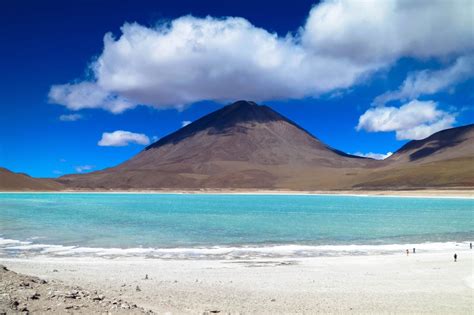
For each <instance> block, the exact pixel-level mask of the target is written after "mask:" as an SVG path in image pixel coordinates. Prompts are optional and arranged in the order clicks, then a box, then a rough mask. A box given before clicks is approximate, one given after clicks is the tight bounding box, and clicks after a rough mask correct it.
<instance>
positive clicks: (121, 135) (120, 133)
mask: <svg viewBox="0 0 474 315" xmlns="http://www.w3.org/2000/svg"><path fill="white" fill-rule="evenodd" d="M130 143H137V144H141V145H148V144H150V139H149V138H148V137H147V136H146V135H144V134H142V133H133V132H130V131H124V130H117V131H114V132H104V133H103V134H102V139H100V141H99V142H98V143H97V144H98V145H99V146H102V147H124V146H127V145H129V144H130Z"/></svg>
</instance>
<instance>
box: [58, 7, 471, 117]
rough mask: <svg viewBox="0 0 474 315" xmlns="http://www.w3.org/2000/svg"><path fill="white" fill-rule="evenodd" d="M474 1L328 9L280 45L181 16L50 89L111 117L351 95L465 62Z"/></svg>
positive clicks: (107, 48)
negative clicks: (415, 66)
mask: <svg viewBox="0 0 474 315" xmlns="http://www.w3.org/2000/svg"><path fill="white" fill-rule="evenodd" d="M470 7H471V8H472V2H470V1H469V0H465V1H463V0H459V1H442V0H434V1H395V0H387V1H375V0H373V1H356V0H337V1H336V0H328V1H325V2H323V3H321V4H319V5H316V6H315V7H313V9H312V10H311V11H310V13H309V17H308V19H307V21H306V23H305V25H303V26H302V27H301V28H300V30H299V31H298V32H296V33H293V34H291V33H290V34H287V35H286V36H284V37H282V36H278V35H277V34H274V33H271V32H269V31H267V30H265V29H262V28H258V27H255V26H254V25H252V24H251V23H249V22H248V21H247V20H245V19H243V18H238V17H227V18H221V19H218V18H212V17H206V18H196V17H193V16H184V17H181V18H178V19H175V20H173V21H171V22H169V23H165V24H160V25H157V26H155V27H152V28H150V27H145V26H141V25H139V24H136V23H132V24H128V23H127V24H124V25H123V26H122V28H121V35H120V36H119V37H118V38H114V37H113V35H111V34H106V35H105V37H104V48H103V51H102V53H101V55H100V56H99V57H98V58H97V59H96V61H94V62H93V63H92V64H91V65H90V69H91V70H92V71H91V72H92V74H93V78H92V79H91V80H90V81H83V82H78V83H70V84H61V85H55V86H53V87H51V90H50V93H49V99H50V102H52V103H57V104H62V105H64V106H66V107H68V108H69V109H72V110H79V109H82V108H102V109H105V110H108V111H111V112H113V113H120V112H123V111H124V110H126V109H130V108H133V107H135V106H137V105H138V104H140V105H148V106H153V107H155V108H166V107H178V108H179V107H182V106H183V105H185V104H190V103H193V102H197V101H201V100H213V101H228V100H235V99H251V100H255V101H263V100H274V99H290V98H302V97H307V96H310V97H313V96H318V95H321V94H324V93H329V92H336V91H338V90H340V89H346V88H349V87H351V86H353V85H355V84H357V83H359V82H360V81H361V80H362V79H364V78H366V77H367V76H369V75H370V74H372V73H373V72H375V71H377V70H380V69H382V68H384V67H387V66H389V65H390V64H391V63H392V62H394V61H395V60H397V59H398V58H400V57H403V56H408V57H414V58H429V57H435V58H438V57H443V58H448V57H450V56H452V55H456V56H457V55H462V54H464V53H465V52H466V51H470V50H472V49H473V47H474V40H473V36H472V14H471V11H472V10H470Z"/></svg>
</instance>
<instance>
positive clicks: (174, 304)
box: [0, 248, 474, 314]
mask: <svg viewBox="0 0 474 315" xmlns="http://www.w3.org/2000/svg"><path fill="white" fill-rule="evenodd" d="M454 252H456V253H457V254H458V261H457V262H454V261H453V254H454ZM0 264H3V265H5V266H7V267H8V268H9V269H11V270H13V271H15V272H19V273H23V274H27V275H32V276H37V277H40V278H41V279H45V280H47V281H48V282H49V281H55V282H57V283H61V284H64V285H76V286H80V287H82V288H87V289H88V290H97V292H99V293H102V294H104V295H105V296H110V297H113V298H115V299H122V300H125V301H128V302H129V303H133V304H136V305H137V306H138V307H143V308H144V309H149V310H152V311H154V312H156V313H173V314H181V313H192V314H202V313H206V312H207V313H221V314H227V313H232V314H235V313H246V314H249V313H254V314H255V313H259V314H275V313H285V314H291V313H355V314H357V313H377V314H382V313H391V314H393V313H397V314H409V313H412V314H415V313H416V314H420V313H430V314H472V313H473V311H474V304H473V294H474V278H473V251H472V250H469V249H468V248H467V249H461V248H453V250H443V251H437V252H424V251H423V249H422V248H421V249H419V250H418V252H417V253H416V254H412V253H410V255H408V256H407V255H406V254H404V253H400V254H394V255H369V256H339V257H316V258H292V259H254V260H162V259H146V258H117V259H105V258H86V257H83V258H51V257H33V258H28V259H19V258H1V259H0Z"/></svg>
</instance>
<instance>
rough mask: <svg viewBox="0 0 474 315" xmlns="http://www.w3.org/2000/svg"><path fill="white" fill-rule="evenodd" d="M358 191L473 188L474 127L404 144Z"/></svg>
mask: <svg viewBox="0 0 474 315" xmlns="http://www.w3.org/2000/svg"><path fill="white" fill-rule="evenodd" d="M384 163H385V165H384V166H383V167H380V168H378V169H376V170H373V171H372V172H368V173H367V174H365V175H364V176H362V178H361V179H360V182H359V183H357V184H356V185H355V187H357V188H372V189H388V188H390V189H394V188H396V189H403V188H440V187H443V188H449V187H474V125H473V124H471V125H466V126H462V127H456V128H451V129H446V130H442V131H439V132H437V133H435V134H433V135H431V136H429V137H427V138H426V139H422V140H413V141H410V142H408V143H407V144H405V145H404V146H403V147H401V148H400V149H399V150H398V151H396V152H395V153H394V154H393V155H392V156H391V157H389V158H388V159H386V160H385V161H384Z"/></svg>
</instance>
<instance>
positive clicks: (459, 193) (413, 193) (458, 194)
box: [0, 188, 474, 199]
mask: <svg viewBox="0 0 474 315" xmlns="http://www.w3.org/2000/svg"><path fill="white" fill-rule="evenodd" d="M0 193H20V194H22V193H38V194H41V193H47V194H50V193H55V194H62V193H66V194H69V193H78V194H81V193H87V194H89V193H98V194H101V193H110V194H147V193H149V194H236V195H346V196H347V195H349V196H352V195H353V196H393V197H425V198H430V197H436V198H470V199H474V190H473V189H423V190H275V189H272V190H264V189H253V190H252V189H227V188H225V189H200V190H173V189H165V190H132V189H131V190H61V191H54V192H51V191H0Z"/></svg>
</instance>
